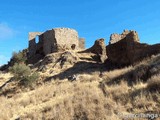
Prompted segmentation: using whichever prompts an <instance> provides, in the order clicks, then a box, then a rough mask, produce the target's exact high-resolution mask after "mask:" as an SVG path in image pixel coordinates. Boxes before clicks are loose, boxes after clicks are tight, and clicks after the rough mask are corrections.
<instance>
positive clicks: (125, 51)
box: [106, 31, 160, 65]
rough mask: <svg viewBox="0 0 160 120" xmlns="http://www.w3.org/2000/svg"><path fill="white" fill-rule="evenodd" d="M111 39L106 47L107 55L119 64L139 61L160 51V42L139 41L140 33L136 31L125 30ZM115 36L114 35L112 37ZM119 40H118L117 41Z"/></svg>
mask: <svg viewBox="0 0 160 120" xmlns="http://www.w3.org/2000/svg"><path fill="white" fill-rule="evenodd" d="M120 36H121V37H122V39H120V40H118V38H119V36H118V37H117V39H116V37H115V39H111V41H110V44H109V45H108V46H107V47H106V52H107V57H108V60H110V61H111V62H112V63H115V64H117V65H130V64H133V63H135V62H137V61H140V60H142V59H144V58H145V57H150V56H151V55H154V54H158V53H160V44H156V45H148V44H142V43H140V42H139V38H138V34H137V32H135V31H124V32H123V33H122V34H121V35H120ZM112 38H113V37H112ZM116 40H118V41H116Z"/></svg>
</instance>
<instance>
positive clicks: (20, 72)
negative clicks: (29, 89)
mask: <svg viewBox="0 0 160 120" xmlns="http://www.w3.org/2000/svg"><path fill="white" fill-rule="evenodd" d="M9 71H10V72H11V73H12V74H13V75H14V80H17V81H19V82H20V83H21V84H22V85H24V86H31V85H32V84H33V83H34V82H35V81H36V80H37V79H38V77H39V75H38V73H36V72H33V71H32V70H31V69H30V68H29V67H28V66H27V65H25V64H24V63H21V64H18V63H15V64H14V66H12V67H10V68H9Z"/></svg>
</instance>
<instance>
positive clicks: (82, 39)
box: [79, 38, 85, 49]
mask: <svg viewBox="0 0 160 120" xmlns="http://www.w3.org/2000/svg"><path fill="white" fill-rule="evenodd" d="M79 48H80V49H85V39H84V38H79Z"/></svg>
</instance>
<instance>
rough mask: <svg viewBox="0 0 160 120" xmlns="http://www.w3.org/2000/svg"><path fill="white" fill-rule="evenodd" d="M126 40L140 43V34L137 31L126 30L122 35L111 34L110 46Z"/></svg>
mask: <svg viewBox="0 0 160 120" xmlns="http://www.w3.org/2000/svg"><path fill="white" fill-rule="evenodd" d="M132 37H134V38H132ZM124 38H127V39H128V40H134V41H136V42H139V38H138V33H137V32H136V31H133V30H124V31H123V33H122V34H117V33H114V34H111V36H110V42H109V44H114V43H116V42H118V41H120V40H122V39H124Z"/></svg>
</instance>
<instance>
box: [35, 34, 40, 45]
mask: <svg viewBox="0 0 160 120" xmlns="http://www.w3.org/2000/svg"><path fill="white" fill-rule="evenodd" d="M35 42H36V43H39V36H38V35H37V36H36V37H35Z"/></svg>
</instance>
